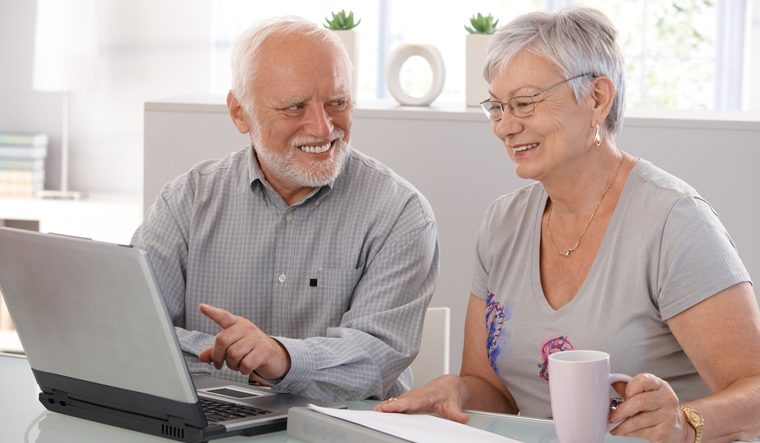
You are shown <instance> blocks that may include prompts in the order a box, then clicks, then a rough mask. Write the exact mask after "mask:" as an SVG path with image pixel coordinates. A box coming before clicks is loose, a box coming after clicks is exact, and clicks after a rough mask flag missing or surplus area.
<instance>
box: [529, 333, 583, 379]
mask: <svg viewBox="0 0 760 443" xmlns="http://www.w3.org/2000/svg"><path fill="white" fill-rule="evenodd" d="M574 349H575V346H573V344H572V343H570V342H569V341H568V340H567V337H566V336H564V335H558V336H555V337H550V338H548V339H546V340H544V342H543V343H541V363H539V364H538V375H539V376H540V377H541V378H543V379H544V380H547V381H548V380H549V356H550V355H552V354H554V353H556V352H562V351H572V350H574Z"/></svg>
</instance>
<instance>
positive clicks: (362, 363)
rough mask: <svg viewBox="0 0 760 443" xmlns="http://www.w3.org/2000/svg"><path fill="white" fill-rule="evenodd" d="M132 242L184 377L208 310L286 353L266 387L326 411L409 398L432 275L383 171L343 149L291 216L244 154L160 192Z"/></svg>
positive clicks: (406, 202) (425, 237)
mask: <svg viewBox="0 0 760 443" xmlns="http://www.w3.org/2000/svg"><path fill="white" fill-rule="evenodd" d="M132 244H133V245H134V246H136V247H140V248H142V249H145V250H146V251H147V252H148V257H149V259H150V262H151V264H152V266H153V268H154V271H155V273H156V277H157V279H158V283H159V286H160V289H161V292H162V294H163V297H164V299H165V301H166V307H167V309H168V311H169V315H170V316H171V318H172V321H173V323H174V326H175V329H176V331H177V335H178V338H179V341H180V345H181V347H182V349H183V351H184V352H185V354H186V359H187V360H188V363H189V367H190V370H191V371H193V372H211V373H213V374H214V375H216V376H219V377H223V378H227V379H231V380H236V381H240V382H245V381H247V377H246V376H244V375H242V374H240V373H237V372H234V371H231V370H230V369H228V368H227V367H226V366H225V367H224V368H222V370H220V371H216V370H215V369H213V366H211V365H210V364H205V363H202V362H200V361H199V360H198V359H197V355H198V354H200V353H201V351H203V350H204V349H206V348H207V347H209V346H211V345H213V342H214V338H215V336H216V334H217V333H219V332H220V330H221V329H220V327H219V326H217V325H216V323H214V322H213V321H212V320H211V319H209V318H207V317H205V316H204V315H203V314H201V312H200V310H199V309H198V305H199V304H201V303H207V304H210V305H213V306H216V307H219V308H223V309H226V310H228V311H230V312H232V313H233V314H236V315H239V316H242V317H245V318H247V319H249V320H251V321H252V322H253V323H254V324H255V325H256V326H258V327H259V328H260V329H261V330H263V331H264V332H266V333H267V334H269V335H270V336H272V337H273V338H275V339H276V340H278V341H279V342H280V343H282V344H283V345H284V346H285V348H286V349H287V350H288V352H289V353H290V358H291V369H290V372H288V374H287V375H286V376H285V377H284V378H283V379H282V380H280V381H279V382H278V383H277V384H276V385H275V387H274V388H273V389H274V390H275V391H277V392H290V393H295V394H300V395H304V396H307V397H312V398H319V399H324V400H358V399H364V398H388V397H393V396H397V395H399V394H401V393H402V392H404V391H406V390H407V389H409V388H410V387H411V384H412V374H411V370H410V369H408V366H409V364H410V363H411V362H412V360H413V359H414V357H415V356H416V354H417V352H418V350H419V344H420V337H421V334H422V323H423V319H424V315H425V310H426V308H427V305H428V303H429V301H430V298H431V297H432V295H433V291H434V289H435V282H436V277H437V274H438V239H437V233H436V224H435V218H434V216H433V211H432V209H431V207H430V204H429V203H428V202H427V200H426V199H425V198H424V197H423V196H422V194H420V193H419V191H417V190H416V189H415V188H414V187H413V186H412V185H410V184H409V183H408V182H407V181H405V180H404V179H402V178H401V177H399V176H398V175H396V174H395V173H394V172H393V171H391V170H390V169H388V168H387V167H385V166H384V165H382V164H381V163H379V162H377V161H376V160H374V159H372V158H369V157H367V156H365V155H363V154H361V153H359V152H357V151H354V150H353V149H352V150H350V152H349V155H347V156H346V160H345V163H344V165H343V169H342V171H341V173H340V174H339V175H338V177H337V178H336V179H335V180H334V181H333V182H332V183H331V184H329V185H326V186H323V187H321V188H317V189H314V190H313V191H312V192H311V193H310V194H309V195H307V196H306V197H304V198H303V199H302V200H300V201H299V202H297V203H295V204H293V205H291V206H288V205H287V204H286V203H285V201H284V200H283V199H282V198H281V197H280V195H279V194H278V193H277V192H276V191H275V190H274V189H273V188H272V187H271V185H270V184H269V183H268V182H267V181H266V180H265V178H264V175H263V173H262V172H261V169H260V168H259V165H258V161H257V160H256V158H255V156H254V155H253V150H252V149H251V147H250V146H248V147H246V148H244V149H241V150H240V151H237V152H234V153H231V154H229V155H227V156H226V157H224V158H222V159H219V160H209V161H205V162H202V163H199V164H198V165H196V166H195V167H193V169H192V170H191V171H190V172H188V173H187V174H185V175H182V176H180V177H178V178H176V179H175V180H174V181H172V182H170V183H168V184H167V185H165V186H164V188H163V189H162V190H161V193H160V195H159V196H158V197H157V198H156V201H155V203H154V204H153V206H152V207H151V208H150V209H149V210H148V212H147V214H146V215H145V219H144V221H143V224H142V225H141V226H140V227H139V228H138V229H137V231H136V232H135V234H134V236H133V237H132Z"/></svg>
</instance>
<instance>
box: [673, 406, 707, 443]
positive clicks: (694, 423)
mask: <svg viewBox="0 0 760 443" xmlns="http://www.w3.org/2000/svg"><path fill="white" fill-rule="evenodd" d="M678 409H680V410H681V411H683V413H684V415H685V416H686V422H687V423H688V424H689V426H691V427H692V428H694V432H695V433H696V437H695V438H694V443H700V441H701V440H702V428H703V427H704V424H705V421H704V419H703V418H702V414H700V413H699V411H697V410H696V409H692V408H688V407H686V406H683V405H681V406H679V407H678ZM694 415H696V416H697V417H699V419H698V420H697V419H696V418H694V417H693V416H694Z"/></svg>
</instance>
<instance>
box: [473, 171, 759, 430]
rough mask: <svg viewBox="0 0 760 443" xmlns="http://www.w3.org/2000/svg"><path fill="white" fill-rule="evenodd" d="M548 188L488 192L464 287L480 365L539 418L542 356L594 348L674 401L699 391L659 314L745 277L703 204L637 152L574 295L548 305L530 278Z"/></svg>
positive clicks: (543, 404) (545, 403)
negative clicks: (481, 338) (474, 310)
mask: <svg viewBox="0 0 760 443" xmlns="http://www.w3.org/2000/svg"><path fill="white" fill-rule="evenodd" d="M546 200H547V194H546V192H545V191H544V188H543V186H542V185H541V184H540V183H534V184H532V185H529V186H527V187H525V188H522V189H520V190H518V191H515V192H513V193H511V194H508V195H505V196H502V197H500V198H499V199H497V200H496V201H495V202H494V203H493V204H492V205H491V206H490V208H489V209H488V211H487V212H486V216H485V220H484V221H483V225H482V227H481V229H480V233H479V234H478V240H477V247H476V258H475V271H474V276H473V282H472V293H473V294H475V295H476V296H477V297H479V298H481V299H484V300H486V302H487V305H486V319H485V320H486V327H487V329H488V342H487V344H486V345H487V347H488V356H489V359H490V362H491V366H492V367H493V368H494V370H495V371H496V373H497V374H498V375H499V377H500V378H501V379H502V381H503V382H504V384H505V385H506V386H507V388H509V390H510V392H511V393H512V395H513V396H514V398H515V401H516V402H517V406H518V407H519V409H520V411H521V413H522V415H525V416H530V417H539V418H547V417H550V416H551V407H550V403H549V383H548V380H549V371H548V370H547V358H548V356H549V354H552V353H554V352H560V351H564V350H569V349H594V350H599V351H604V352H607V353H609V354H610V356H611V357H610V362H611V365H612V371H613V372H620V373H626V374H629V375H631V376H633V375H636V374H639V373H642V372H649V373H652V374H655V375H657V376H658V377H661V378H663V379H665V380H666V381H668V382H669V383H670V385H671V386H672V388H673V389H674V391H675V392H676V394H677V395H678V398H679V399H680V401H681V402H682V403H683V402H688V401H692V400H695V399H697V398H701V397H704V396H706V395H709V394H710V392H709V389H708V388H707V385H706V384H705V383H704V381H703V380H702V379H701V377H700V376H699V374H698V373H697V371H696V369H694V365H692V363H691V361H690V360H689V358H688V357H687V356H686V354H685V353H684V351H683V350H682V349H681V346H680V345H679V344H678V342H677V341H676V339H675V337H674V336H673V334H672V333H671V332H670V329H669V328H668V325H667V323H666V320H667V319H669V318H670V317H673V316H675V315H676V314H678V313H680V312H682V311H684V310H686V309H688V308H690V307H691V306H694V305H695V304H697V303H699V302H701V301H703V300H705V299H707V298H708V297H710V296H712V295H714V294H716V293H718V292H720V291H722V290H723V289H726V288H728V287H730V286H732V285H734V284H737V283H740V282H744V281H749V280H750V278H749V274H748V273H747V271H746V269H745V268H744V265H743V264H742V262H741V260H740V259H739V255H738V254H737V252H736V248H735V247H734V244H733V242H732V240H731V238H730V237H729V235H728V233H727V232H726V230H725V228H724V227H723V225H722V224H721V223H720V221H719V220H718V216H717V214H716V213H715V211H714V210H713V209H712V207H711V206H710V205H709V203H707V202H706V201H705V200H704V199H702V197H700V196H699V194H697V192H696V191H695V190H694V189H693V188H691V187H690V186H689V185H687V184H686V183H684V182H683V181H681V180H679V179H678V178H676V177H673V176H672V175H670V174H668V173H666V172H664V171H662V170H661V169H658V168H657V167H655V166H653V165H652V164H651V163H649V162H647V161H644V160H639V162H638V163H637V164H636V165H635V166H634V168H633V170H632V171H631V172H630V174H629V175H628V178H627V180H626V184H625V187H624V189H623V192H622V194H621V196H620V200H619V201H618V204H617V207H616V208H615V212H614V213H613V215H612V219H611V220H610V223H609V226H608V227H607V232H606V234H605V236H604V240H603V242H602V245H601V247H600V248H599V252H598V253H597V256H596V259H595V260H594V263H593V265H592V266H591V269H590V271H589V273H588V275H587V276H586V280H585V281H584V282H583V285H582V286H581V288H580V290H579V291H578V293H577V294H576V296H575V298H573V300H572V301H570V302H569V303H568V304H566V305H565V306H563V307H561V308H560V309H559V310H556V311H555V310H554V309H553V308H552V307H551V306H550V305H549V303H548V302H547V301H546V297H545V296H544V293H543V289H542V287H541V277H540V272H539V251H540V240H541V219H542V215H543V212H544V208H545V207H546Z"/></svg>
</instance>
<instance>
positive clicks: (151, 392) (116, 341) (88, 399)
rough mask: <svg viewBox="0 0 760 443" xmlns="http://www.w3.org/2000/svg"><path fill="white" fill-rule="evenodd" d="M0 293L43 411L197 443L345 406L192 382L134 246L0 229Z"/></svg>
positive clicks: (208, 380) (200, 379) (200, 378)
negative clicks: (305, 411)
mask: <svg viewBox="0 0 760 443" xmlns="http://www.w3.org/2000/svg"><path fill="white" fill-rule="evenodd" d="M0 292H2V294H3V297H4V298H5V301H6V304H7V305H8V309H9V311H10V314H11V318H12V320H13V323H14V325H15V327H16V330H17V331H18V334H19V338H20V340H21V344H22V345H23V347H24V351H25V353H26V355H27V359H28V361H29V365H30V366H31V368H32V371H33V372H34V376H35V379H36V381H37V384H38V385H39V386H40V389H41V391H42V392H41V393H40V394H39V399H40V401H41V402H42V404H43V405H44V406H45V407H46V408H47V409H49V410H51V411H55V412H60V413H63V414H67V415H71V416H75V417H80V418H84V419H88V420H93V421H97V422H100V423H105V424H109V425H114V426H119V427H122V428H127V429H132V430H135V431H140V432H144V433H148V434H153V435H158V436H163V437H167V438H170V439H174V440H179V441H187V442H196V441H206V440H209V439H215V438H219V437H225V436H229V435H256V434H261V433H266V432H272V431H278V430H284V429H285V428H286V426H287V423H286V420H287V413H288V409H289V408H291V407H294V406H305V405H307V404H308V403H314V404H320V405H324V406H329V407H345V406H343V405H339V404H335V403H326V402H321V401H317V400H312V399H309V398H305V397H299V396H295V395H288V394H276V393H274V392H271V391H270V390H269V389H266V388H259V387H254V386H248V385H243V384H237V383H233V382H229V381H225V380H221V379H217V378H214V377H209V376H205V375H197V374H193V375H191V374H190V373H189V371H188V369H187V366H186V364H185V360H184V358H183V355H182V351H181V349H180V346H179V342H178V341H177V337H176V335H175V332H174V327H173V326H172V323H171V319H170V318H169V315H168V313H167V310H166V306H165V305H164V300H163V298H162V296H161V293H160V290H159V286H158V284H157V281H156V277H155V275H154V273H153V270H152V269H151V266H150V261H149V259H148V255H147V253H146V252H145V251H142V250H140V249H137V248H133V247H130V246H121V245H115V244H110V243H102V242H96V241H92V240H89V239H81V238H75V237H66V236H60V235H55V234H40V233H37V232H31V231H22V230H18V229H11V228H3V227H0ZM209 403H211V404H209Z"/></svg>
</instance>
